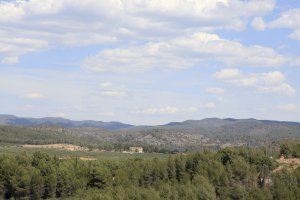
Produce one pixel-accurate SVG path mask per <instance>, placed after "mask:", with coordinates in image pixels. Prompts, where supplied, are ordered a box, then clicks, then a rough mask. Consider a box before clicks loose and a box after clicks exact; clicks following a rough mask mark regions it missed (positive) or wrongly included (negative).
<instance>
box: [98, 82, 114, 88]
mask: <svg viewBox="0 0 300 200" xmlns="http://www.w3.org/2000/svg"><path fill="white" fill-rule="evenodd" d="M100 86H101V87H103V88H107V87H110V86H112V83H110V82H103V83H101V84H100Z"/></svg>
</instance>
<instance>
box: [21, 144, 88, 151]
mask: <svg viewBox="0 0 300 200" xmlns="http://www.w3.org/2000/svg"><path fill="white" fill-rule="evenodd" d="M22 147H24V148H38V149H42V148H46V149H61V150H66V151H88V148H85V147H81V146H77V145H72V144H42V145H33V144H25V145H22Z"/></svg>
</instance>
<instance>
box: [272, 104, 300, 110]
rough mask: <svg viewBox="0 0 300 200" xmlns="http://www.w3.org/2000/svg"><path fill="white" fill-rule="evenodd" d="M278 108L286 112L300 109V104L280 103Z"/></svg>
mask: <svg viewBox="0 0 300 200" xmlns="http://www.w3.org/2000/svg"><path fill="white" fill-rule="evenodd" d="M277 108H278V109H279V110H283V111H286V112H295V111H300V105H297V104H282V105H278V106H277Z"/></svg>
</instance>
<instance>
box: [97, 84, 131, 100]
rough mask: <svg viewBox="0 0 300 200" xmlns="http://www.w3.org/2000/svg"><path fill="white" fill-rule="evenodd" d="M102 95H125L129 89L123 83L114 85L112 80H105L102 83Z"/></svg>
mask: <svg viewBox="0 0 300 200" xmlns="http://www.w3.org/2000/svg"><path fill="white" fill-rule="evenodd" d="M100 87H101V92H100V94H101V95H102V96H107V97H124V96H126V95H127V90H126V88H125V86H123V85H119V86H118V85H114V84H112V83H110V82H103V83H101V84H100Z"/></svg>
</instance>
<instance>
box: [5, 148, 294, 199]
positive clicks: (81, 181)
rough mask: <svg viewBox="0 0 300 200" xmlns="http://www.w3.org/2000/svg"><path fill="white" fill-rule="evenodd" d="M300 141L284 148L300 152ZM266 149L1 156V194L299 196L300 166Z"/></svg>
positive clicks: (65, 196) (289, 152)
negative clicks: (148, 156) (118, 157)
mask: <svg viewBox="0 0 300 200" xmlns="http://www.w3.org/2000/svg"><path fill="white" fill-rule="evenodd" d="M299 146H300V144H299V142H294V143H283V144H282V145H281V148H280V151H279V152H278V156H279V155H280V154H284V156H286V157H294V156H296V157H297V156H299ZM277 167H278V163H277V162H276V161H275V159H273V158H271V157H268V156H266V152H265V151H264V150H263V149H258V148H256V149H254V148H245V147H243V148H242V147H241V148H226V149H223V150H220V151H218V152H210V151H203V152H201V153H191V154H189V153H188V154H177V155H170V157H169V158H168V159H153V160H143V159H128V160H126V161H101V160H99V161H81V160H79V159H76V158H74V159H59V158H57V157H55V156H54V157H51V156H49V155H47V154H44V153H41V152H36V153H34V154H33V155H27V154H25V153H24V154H18V155H11V156H8V155H1V156H0V196H1V198H6V199H9V198H12V199H13V198H15V199H28V198H29V199H49V198H63V199H108V200H109V199H120V200H121V199H143V200H144V199H151V200H152V199H172V200H173V199H178V200H179V199H191V200H193V199H203V200H213V199H253V200H257V199H270V200H271V199H291V200H292V199H295V200H296V199H300V187H299V185H300V168H299V167H298V168H297V169H294V170H290V169H284V168H283V169H282V170H279V171H276V172H274V171H273V170H274V169H275V168H277Z"/></svg>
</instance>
